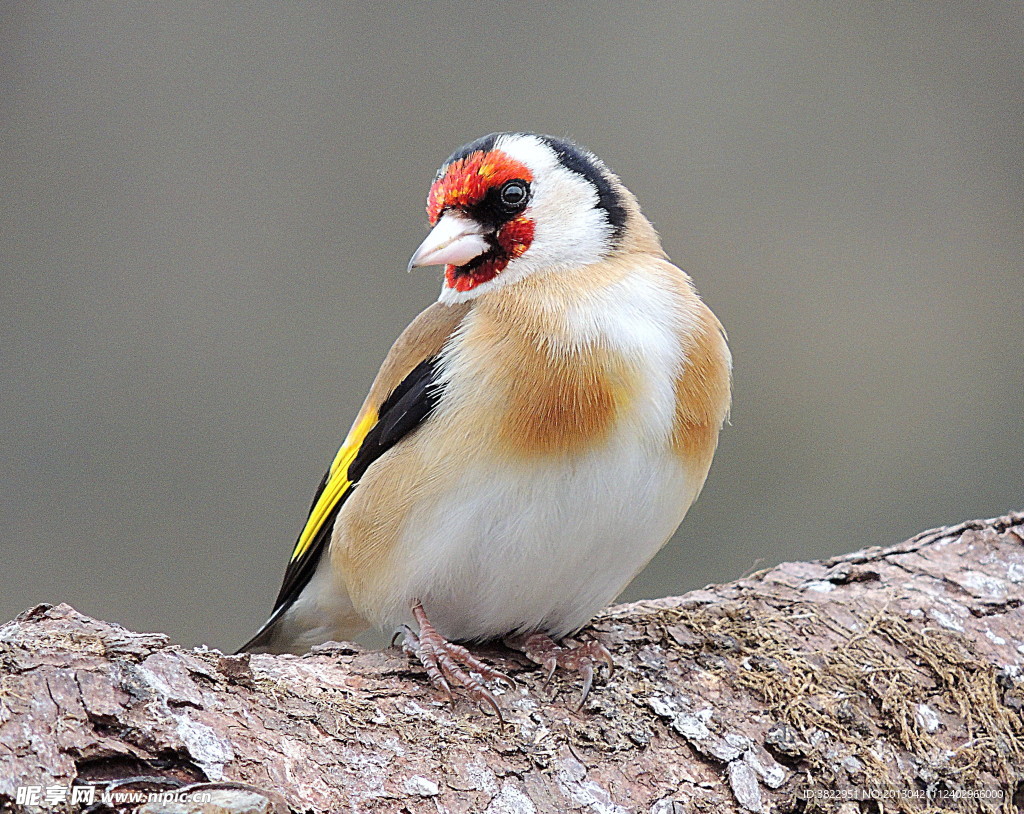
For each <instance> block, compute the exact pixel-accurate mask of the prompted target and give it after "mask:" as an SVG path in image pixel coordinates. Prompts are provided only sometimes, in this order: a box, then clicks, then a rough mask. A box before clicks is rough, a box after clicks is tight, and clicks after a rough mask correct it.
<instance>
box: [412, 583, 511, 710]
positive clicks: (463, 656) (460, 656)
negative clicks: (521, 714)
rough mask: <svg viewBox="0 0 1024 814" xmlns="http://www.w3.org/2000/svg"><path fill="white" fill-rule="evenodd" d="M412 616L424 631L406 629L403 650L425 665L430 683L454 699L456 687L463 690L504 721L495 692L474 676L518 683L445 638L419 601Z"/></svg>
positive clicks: (488, 679) (509, 686) (506, 682)
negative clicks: (454, 687) (453, 686)
mask: <svg viewBox="0 0 1024 814" xmlns="http://www.w3.org/2000/svg"><path fill="white" fill-rule="evenodd" d="M412 615H413V617H414V618H415V619H416V623H417V624H418V625H419V628H420V629H419V632H418V633H414V632H413V630H412V628H410V627H408V626H403V628H402V630H401V634H402V637H403V638H402V650H404V651H405V653H406V655H408V656H409V657H410V658H415V659H417V660H418V661H419V662H420V664H422V665H423V667H424V669H426V671H427V678H429V679H430V683H431V684H433V685H434V687H436V688H437V689H439V690H441V691H442V692H443V693H445V694H446V695H447V696H448V698H450V699H454V696H453V694H452V685H453V684H454V685H455V686H456V687H461V688H462V689H463V690H465V691H466V694H467V695H469V697H470V698H472V699H473V700H475V701H476V702H477V703H479V704H486V705H487V706H489V707H490V708H491V709H493V710H494V714H495V715H497V716H498V720H500V721H502V722H504V719H503V718H502V716H501V710H500V709H499V708H498V701H497V699H496V698H495V697H494V693H492V692H491V691H490V690H489V689H487V687H486V685H485V684H484V683H483V681H481V680H480V679H478V678H476V677H475V676H474V675H472V673H476V674H477V675H479V676H480V677H481V678H482V679H484V681H497V682H500V683H502V684H505V685H506V686H507V687H508V688H509V689H513V688H514V687H515V682H514V681H513V680H512V679H511V678H509V677H508V676H507V675H505V674H504V673H502V672H501V671H499V670H495V669H494V668H493V667H490V666H488V665H487V664H485V663H484V662H482V661H481V660H480V659H478V658H477V657H476V656H474V655H473V654H472V653H470V652H469V651H468V650H467V649H466V648H465V647H463V646H462V645H460V644H455V643H453V642H450V641H448V640H447V639H446V638H444V636H442V635H441V634H440V633H438V632H437V630H436V629H435V628H434V626H433V625H432V624H431V623H430V620H429V619H428V618H427V614H426V612H425V611H424V610H423V606H422V605H421V604H420V603H419V602H417V603H416V604H415V605H413V606H412Z"/></svg>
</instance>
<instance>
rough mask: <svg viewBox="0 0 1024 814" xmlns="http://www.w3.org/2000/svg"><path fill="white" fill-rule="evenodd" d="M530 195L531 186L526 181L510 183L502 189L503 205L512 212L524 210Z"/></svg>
mask: <svg viewBox="0 0 1024 814" xmlns="http://www.w3.org/2000/svg"><path fill="white" fill-rule="evenodd" d="M529 195H530V185H529V184H527V183H526V181H519V180H515V181H508V182H506V183H505V185H504V186H503V187H502V188H501V193H500V197H501V204H502V206H504V207H505V208H506V209H509V210H511V211H515V210H517V209H522V208H523V207H524V206H525V205H526V199H527V198H528V197H529Z"/></svg>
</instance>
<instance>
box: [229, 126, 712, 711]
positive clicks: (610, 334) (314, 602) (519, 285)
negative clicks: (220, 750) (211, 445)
mask: <svg viewBox="0 0 1024 814" xmlns="http://www.w3.org/2000/svg"><path fill="white" fill-rule="evenodd" d="M427 214H428V216H429V221H430V224H431V226H432V230H431V231H430V233H429V234H428V235H427V237H426V239H425V240H424V241H423V243H422V244H421V245H420V247H419V248H418V249H416V251H415V253H414V254H413V256H412V260H411V261H410V262H409V268H410V269H412V268H415V267H419V266H434V265H443V266H444V267H445V268H444V281H443V284H442V287H441V295H440V297H439V299H438V301H437V302H436V303H434V304H433V305H431V306H430V307H429V308H427V309H426V310H425V311H424V312H423V313H421V314H420V315H419V316H418V317H417V318H416V319H415V320H414V321H413V322H412V324H411V325H409V327H408V328H406V330H405V331H404V332H403V333H402V335H401V336H400V337H399V338H398V340H397V341H396V342H395V344H394V346H393V347H392V348H391V351H390V352H389V353H388V355H387V358H385V360H384V363H383V365H382V366H381V369H380V372H379V373H378V374H377V377H376V379H375V380H374V382H373V385H372V386H371V388H370V392H369V395H368V396H367V397H366V400H365V402H364V403H363V406H362V409H361V410H360V411H359V414H358V415H357V416H356V419H355V422H354V423H353V425H352V428H351V430H349V433H348V436H347V437H346V438H345V441H344V443H343V444H342V446H341V449H340V450H339V451H338V453H337V455H336V456H335V458H334V461H333V462H332V463H331V466H330V468H329V469H328V471H327V473H326V474H325V475H324V478H323V481H322V482H321V483H320V488H319V489H318V490H317V492H316V495H315V497H314V499H313V504H312V507H311V509H310V513H309V519H308V520H307V522H306V525H305V527H304V528H303V529H302V532H301V534H300V535H299V538H298V541H297V542H296V544H295V547H294V549H293V550H292V554H291V559H290V561H289V563H288V567H287V571H286V573H285V576H284V584H283V585H282V586H281V590H280V593H279V594H278V597H277V602H276V604H275V605H274V610H273V613H272V614H271V616H270V618H269V619H268V620H267V622H266V624H264V625H263V627H262V628H261V629H260V630H259V632H258V633H257V634H256V635H255V636H254V637H253V638H252V639H251V640H250V641H249V642H248V643H247V644H246V645H245V646H244V647H243V648H242V650H243V651H251V652H271V653H282V652H291V653H300V652H304V651H306V650H308V649H309V648H310V647H312V646H313V645H316V644H320V643H323V642H327V641H334V640H340V639H348V638H351V637H352V636H354V635H356V634H358V633H360V632H361V631H363V630H364V629H367V628H369V627H371V626H376V627H378V628H381V629H395V628H396V627H398V628H400V629H401V630H402V631H403V632H404V647H405V649H406V651H407V652H408V653H410V654H411V655H413V656H415V657H417V658H418V659H419V660H420V661H421V662H422V663H423V665H424V667H425V668H426V671H427V674H428V676H429V677H430V680H431V681H432V682H433V683H434V684H435V686H437V687H439V688H441V689H444V690H446V691H448V692H449V695H450V692H451V691H450V687H451V685H452V684H454V685H456V686H460V687H462V688H463V689H464V691H467V692H468V693H469V694H470V695H471V696H472V697H474V698H476V699H478V700H480V701H483V702H485V703H487V704H488V705H490V706H492V707H493V708H494V709H495V710H497V704H496V702H495V699H494V697H493V695H492V694H491V692H490V691H489V690H488V689H487V688H486V686H485V684H484V683H483V681H486V680H491V679H501V678H503V676H502V675H501V674H500V673H498V672H497V671H494V670H492V669H491V668H489V667H487V665H485V664H483V663H482V662H481V661H480V660H479V659H477V658H476V657H474V656H473V655H472V654H470V653H469V651H468V650H467V649H466V648H464V647H462V646H460V645H458V644H455V642H480V641H485V640H491V639H502V638H504V639H505V640H506V641H509V642H511V643H512V644H513V645H515V646H519V647H520V648H521V649H523V650H525V651H526V652H527V654H528V655H529V656H530V657H531V658H533V659H534V660H535V661H538V662H540V663H543V664H544V665H545V666H546V667H547V668H548V671H549V674H550V671H552V670H553V669H554V668H555V667H556V666H559V665H561V666H567V667H572V668H576V669H580V670H581V671H582V672H583V673H584V674H585V676H586V686H585V689H584V695H585V694H586V691H587V690H588V689H589V685H590V679H591V676H592V675H593V666H594V662H595V661H596V660H598V659H604V660H606V661H609V666H610V660H609V657H608V656H607V652H606V651H603V648H601V647H600V646H599V645H596V644H594V643H591V644H589V645H583V646H581V647H579V648H576V649H568V648H565V647H562V646H559V645H558V644H556V641H557V640H558V639H561V638H562V637H565V636H566V635H568V634H571V633H574V632H575V631H577V630H579V629H580V628H581V627H583V625H585V624H586V623H587V622H588V621H589V620H590V619H591V618H592V617H593V616H594V615H595V614H596V613H597V612H598V611H599V610H600V609H601V608H602V607H604V606H605V605H606V604H607V603H608V602H610V601H611V600H613V599H614V598H615V597H616V595H618V594H619V592H620V591H622V589H623V588H624V587H625V586H626V585H627V584H628V583H629V582H630V581H631V580H632V579H633V577H634V576H636V574H637V573H638V572H639V571H640V570H641V569H642V568H643V567H644V565H646V564H647V562H648V561H649V560H650V559H651V557H653V556H654V554H655V553H656V552H657V551H658V550H659V549H660V548H661V547H662V546H663V545H664V544H665V542H666V541H667V540H668V539H669V537H670V536H671V535H672V533H673V532H674V531H675V530H676V528H677V527H678V526H679V524H680V523H681V522H682V519H683V516H684V515H685V514H686V511H687V509H688V508H689V506H690V504H691V503H692V502H693V501H694V499H695V498H696V497H697V494H698V492H700V490H701V487H702V486H703V484H704V480H705V478H706V477H707V474H708V469H709V467H710V466H711V459H712V456H713V455H714V452H715V447H716V445H717V442H718V434H719V430H720V428H721V426H722V424H723V422H724V420H725V418H726V414H727V412H728V409H729V400H730V375H731V357H730V353H729V349H728V346H727V344H726V338H725V333H724V331H723V329H722V326H721V324H720V323H719V321H718V319H717V318H716V317H715V315H714V314H713V313H712V312H711V311H710V309H708V307H707V306H706V305H705V304H704V303H703V302H702V301H701V299H700V297H699V296H698V295H697V293H696V291H695V290H694V287H693V284H692V282H691V280H690V278H689V277H688V276H687V275H686V274H685V273H684V272H683V271H681V270H680V269H678V268H677V267H676V266H674V265H672V263H670V262H669V260H668V258H667V256H666V255H665V253H664V252H663V251H662V248H661V244H660V241H659V239H658V236H657V234H656V233H655V231H654V228H653V227H652V226H651V224H650V222H649V221H648V220H647V219H646V218H645V217H644V216H643V215H642V214H641V213H640V209H639V207H638V205H637V203H636V199H635V198H634V197H633V195H632V194H631V193H630V192H629V191H628V190H627V189H626V188H625V187H624V186H623V185H622V183H621V182H620V181H619V179H618V177H616V176H615V175H614V174H612V173H611V172H610V171H609V170H608V168H607V167H606V166H605V165H604V164H603V163H602V162H601V161H600V160H599V159H598V158H597V157H596V156H594V155H593V154H592V153H590V152H588V151H587V150H585V149H582V148H581V147H579V146H577V145H575V144H573V143H572V142H569V141H566V140H562V139H557V138H552V137H550V136H542V135H534V134H530V133H496V134H492V135H489V136H485V137H483V138H481V139H478V140H477V141H474V142H472V143H471V144H468V145H466V146H465V147H463V148H462V149H460V150H458V151H456V152H455V153H454V154H453V155H452V156H451V157H450V158H449V159H448V160H447V161H445V162H444V164H443V166H442V167H441V169H440V170H439V171H438V173H437V176H436V178H435V179H434V183H433V185H432V186H431V188H430V193H429V196H428V199H427ZM471 672H475V673H477V674H478V675H479V676H480V677H481V678H480V679H477V678H476V677H475V676H472V675H470V673H471Z"/></svg>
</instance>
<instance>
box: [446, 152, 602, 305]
mask: <svg viewBox="0 0 1024 814" xmlns="http://www.w3.org/2000/svg"><path fill="white" fill-rule="evenodd" d="M494 147H495V149H497V150H502V151H503V152H505V153H506V154H507V155H508V156H509V157H511V158H513V159H515V160H517V161H520V162H522V163H523V164H525V165H526V166H527V167H528V168H529V170H530V172H531V173H532V174H533V178H534V180H533V184H532V197H531V200H530V205H529V206H528V207H527V208H526V210H525V212H524V214H525V216H526V217H528V218H530V219H532V220H533V222H534V236H533V242H532V243H531V244H530V248H529V249H527V250H526V252H525V253H524V254H523V256H522V257H519V258H517V259H515V260H513V261H511V262H510V263H509V264H508V265H507V266H506V267H505V268H504V269H503V270H502V271H501V273H499V274H498V276H497V277H495V278H494V279H492V280H488V281H487V282H486V283H481V284H480V285H478V286H476V287H474V288H472V289H470V290H469V291H455V290H453V289H451V288H448V286H447V285H445V286H443V287H442V290H441V296H440V301H441V302H443V303H447V304H454V303H458V302H465V301H466V300H471V299H473V298H474V297H477V296H479V295H481V294H485V293H487V292H488V291H493V290H494V289H497V288H500V287H502V286H506V285H509V284H511V283H514V282H516V281H517V280H521V279H523V278H524V277H526V276H527V275H529V274H533V273H535V272H538V271H557V270H559V269H569V268H576V267H578V266H585V265H588V264H590V263H596V262H597V261H598V260H600V259H601V258H602V257H604V256H605V255H606V254H607V253H608V250H609V248H610V247H611V238H612V231H613V230H612V226H611V224H610V223H609V222H608V217H607V215H606V214H605V212H604V211H603V210H602V209H600V208H599V207H598V194H597V190H596V189H594V186H593V185H592V184H591V183H590V182H589V181H587V180H586V179H585V178H582V177H581V176H579V175H577V174H576V173H574V172H572V171H571V170H568V169H566V168H565V167H563V166H562V164H561V163H560V162H559V160H558V156H557V155H556V154H555V152H554V150H552V149H551V147H549V146H548V145H547V144H545V143H544V142H543V141H542V140H541V139H539V138H537V137H536V136H531V135H521V134H514V135H505V136H502V137H501V138H499V139H498V140H497V142H495V145H494Z"/></svg>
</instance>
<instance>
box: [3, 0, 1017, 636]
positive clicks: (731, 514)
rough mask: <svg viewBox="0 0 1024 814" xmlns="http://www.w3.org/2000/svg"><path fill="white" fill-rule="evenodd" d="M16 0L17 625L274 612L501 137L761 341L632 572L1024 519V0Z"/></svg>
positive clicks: (216, 628) (665, 585)
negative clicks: (513, 139)
mask: <svg viewBox="0 0 1024 814" xmlns="http://www.w3.org/2000/svg"><path fill="white" fill-rule="evenodd" d="M0 13H2V19H0V117H2V133H0V177H2V185H3V186H2V199H0V236H2V239H0V258H2V262H0V268H2V289H0V309H2V311H0V332H2V335H0V375H2V380H0V381H2V388H0V421H2V424H0V547H2V557H0V618H2V619H6V618H9V617H10V616H12V615H14V614H15V613H17V612H19V611H20V610H22V609H24V608H26V607H28V606H29V605H31V604H33V603H36V602H40V601H50V602H55V601H66V602H70V603H72V604H73V605H75V606H76V607H77V608H78V609H79V610H81V611H83V612H86V613H89V614H92V615H96V616H101V617H105V618H107V619H111V620H115V621H118V622H121V623H123V624H125V625H128V626H131V627H133V628H137V629H147V630H161V631H166V632H168V633H170V634H171V636H172V637H173V638H174V639H175V640H177V641H181V642H185V643H188V644H194V643H199V642H205V643H208V644H210V645H213V646H217V647H222V648H232V647H234V646H236V645H237V644H239V643H240V642H241V641H242V640H244V639H245V638H246V637H247V636H248V635H249V634H250V633H251V632H252V631H253V630H254V629H255V628H256V626H257V625H259V624H260V623H261V622H262V621H263V619H264V617H265V616H266V614H267V613H268V611H269V609H270V606H271V604H272V601H273V598H274V595H275V593H276V591H277V588H278V584H279V580H280V578H281V575H282V573H283V569H284V564H285V561H286V559H287V556H288V552H289V550H290V547H291V545H292V543H293V541H294V538H295V536H296V534H297V532H298V530H299V527H300V526H301V525H302V522H303V520H304V517H305V513H306V510H307V508H308V502H309V499H310V497H311V495H312V491H313V489H314V487H315V486H316V484H317V482H318V481H319V478H320V476H321V474H322V472H323V470H324V469H325V468H326V466H327V464H328V463H329V462H330V460H331V458H332V457H333V454H334V452H335V450H336V448H337V446H338V444H339V443H340V441H341V439H342V438H343V436H344V434H345V432H346V431H347V429H348V426H349V424H350V422H351V420H352V418H353V416H354V414H355V411H356V409H357V407H358V405H359V404H360V402H361V401H362V398H363V395H364V393H365V391H366V389H367V387H368V386H369V383H370V381H371V379H372V377H373V375H374V373H375V372H376V369H377V366H378V364H379V363H380V361H381V359H382V358H383V356H384V354H385V353H386V351H387V349H388V347H389V346H390V343H391V342H392V340H393V339H394V338H395V337H396V336H397V335H398V333H399V332H400V331H401V330H402V328H403V327H404V326H405V325H406V324H407V323H408V322H409V320H410V319H411V318H412V317H413V316H414V315H415V314H416V313H417V312H418V311H419V310H420V309H422V308H424V307H425V306H426V305H428V304H429V303H430V302H431V301H433V300H434V299H435V297H436V295H437V292H438V290H439V275H438V274H437V273H436V270H426V271H424V272H422V273H417V274H414V275H406V274H405V272H404V268H405V264H406V261H407V260H408V258H409V255H410V254H411V252H412V250H413V249H414V248H415V247H416V245H417V243H418V242H419V240H420V239H421V238H422V236H423V235H424V234H425V231H426V224H425V215H424V211H423V206H424V200H425V197H426V193H427V188H428V186H429V183H430V181H431V178H432V175H433V173H434V171H435V170H436V169H437V167H438V165H439V164H440V163H441V161H442V160H443V159H444V158H445V157H446V156H447V155H448V154H449V153H450V152H451V151H452V150H454V149H455V148H456V147H458V146H460V145H461V144H463V143H465V142H467V141H469V140H471V139H473V138H475V137H477V136H480V135H483V134H485V133H488V132H491V131H494V130H508V129H525V130H535V131H540V132H547V133H552V134H554V135H559V136H571V137H573V138H575V139H577V140H579V141H580V142H582V143H583V144H586V145H588V146H589V147H591V148H592V149H593V150H594V151H595V152H596V153H597V154H598V155H600V156H602V157H603V158H604V159H605V160H606V161H607V163H608V164H609V165H610V166H611V167H612V168H613V169H614V170H615V171H617V172H618V173H619V174H620V175H621V177H622V178H623V180H624V181H625V183H626V184H627V186H629V187H630V188H631V189H632V190H633V191H634V192H635V193H636V194H637V196H638V197H639V199H640V202H641V205H642V206H643V207H644V210H645V212H646V213H647V214H648V216H649V217H650V218H651V219H652V220H653V221H654V223H655V225H656V226H657V227H658V229H659V230H660V232H661V234H662V236H663V238H664V242H665V245H666V247H667V249H668V251H669V253H670V255H671V256H672V257H673V258H674V260H675V261H676V262H677V263H678V264H679V265H681V266H682V267H683V268H685V269H687V270H688V271H689V272H690V273H691V274H692V275H693V277H694V278H695V280H696V282H697V285H698V287H699V288H700V290H701V292H702V293H703V295H704V297H705V299H706V300H707V302H708V303H709V304H710V305H711V306H712V308H713V309H714V310H715V311H716V312H717V313H718V315H719V316H720V318H721V319H722V321H723V322H724V323H725V325H726V327H727V328H728V330H729V334H730V337H731V343H732V348H733V352H734V355H735V361H736V370H735V407H734V410H733V415H732V424H731V426H729V427H728V428H727V429H726V431H725V432H724V434H723V436H722V443H721V447H720V450H719V453H718V457H717V459H716V462H715V465H714V467H713V469H712V472H711V477H710V479H709V481H708V484H707V486H706V488H705V491H704V494H703V496H702V497H701V499H700V501H699V502H698V503H697V504H696V506H695V507H694V509H693V510H692V511H691V513H690V516H689V517H688V518H687V520H686V522H685V523H684V525H683V528H682V529H681V531H680V533H679V534H678V535H677V538H676V539H675V540H673V541H672V543H671V544H670V545H669V546H668V547H666V549H665V550H664V551H663V552H662V553H661V554H660V555H659V556H658V558H657V559H656V560H655V561H654V562H653V563H652V564H651V566H650V567H649V568H648V569H647V571H646V572H645V573H644V574H643V575H642V576H641V577H640V578H639V579H638V580H637V581H636V582H635V583H634V584H633V586H632V587H630V589H629V590H628V592H627V594H626V595H625V598H638V597H642V596H655V595H665V594H671V593H680V592H682V591H685V590H688V589H692V588H695V587H699V586H702V585H703V584H705V583H707V582H710V581H720V580H727V579H730V578H733V577H736V576H739V575H741V574H744V573H745V572H748V571H750V570H752V569H754V568H757V567H763V566H768V565H771V564H774V563H776V562H779V561H781V560H785V559H798V558H808V557H820V556H824V555H828V554H832V553H837V552H840V551H844V550H850V549H853V548H856V547H859V546H863V545H867V544H876V543H878V544H884V543H890V542H894V541H897V540H899V539H902V538H904V537H906V536H908V535H910V534H913V533H914V532H916V531H918V530H921V529H924V528H927V527H931V526H935V525H939V524H943V523H948V522H954V521H959V520H964V519H968V518H974V517H981V516H991V515H995V514H1001V513H1003V512H1005V511H1008V510H1012V509H1021V508H1024V488H1022V485H1024V469H1022V465H1024V432H1022V429H1024V373H1022V357H1024V304H1022V303H1024V282H1022V280H1024V270H1022V267H1024V263H1022V258H1024V245H1022V244H1024V237H1022V236H1024V178H1022V160H1021V159H1022V145H1024V128H1022V122H1024V113H1022V104H1024V101H1022V100H1024V88H1022V76H1024V59H1022V54H1024V5H1022V4H1021V3H1020V2H1016V0H1015V1H1014V2H1005V3H993V2H981V3H966V2H965V3H961V4H952V3H949V4H943V3H868V2H864V3H824V2H794V3H778V4H772V3H746V2H715V3H652V4H635V5H634V4H625V3H621V2H616V3H589V4H586V5H585V6H584V5H583V4H570V3H552V2H548V3H543V4H541V3H526V2H519V3H504V4H496V3H483V2H453V3H444V4H442V3H416V4H411V3H410V4H406V5H405V6H401V5H399V4H394V3H388V4H384V3H372V2H371V3H341V2H338V3H330V4H312V3H310V4H302V5H301V6H299V5H298V4H295V5H291V4H273V3H252V4H240V3H212V2H211V3H206V4H192V3H179V2H166V3H159V4H145V5H143V4H134V5H133V4H123V3H96V4H93V3H90V4H80V3H60V4H43V3H32V2H17V3H6V4H5V5H3V6H2V12H0Z"/></svg>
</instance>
